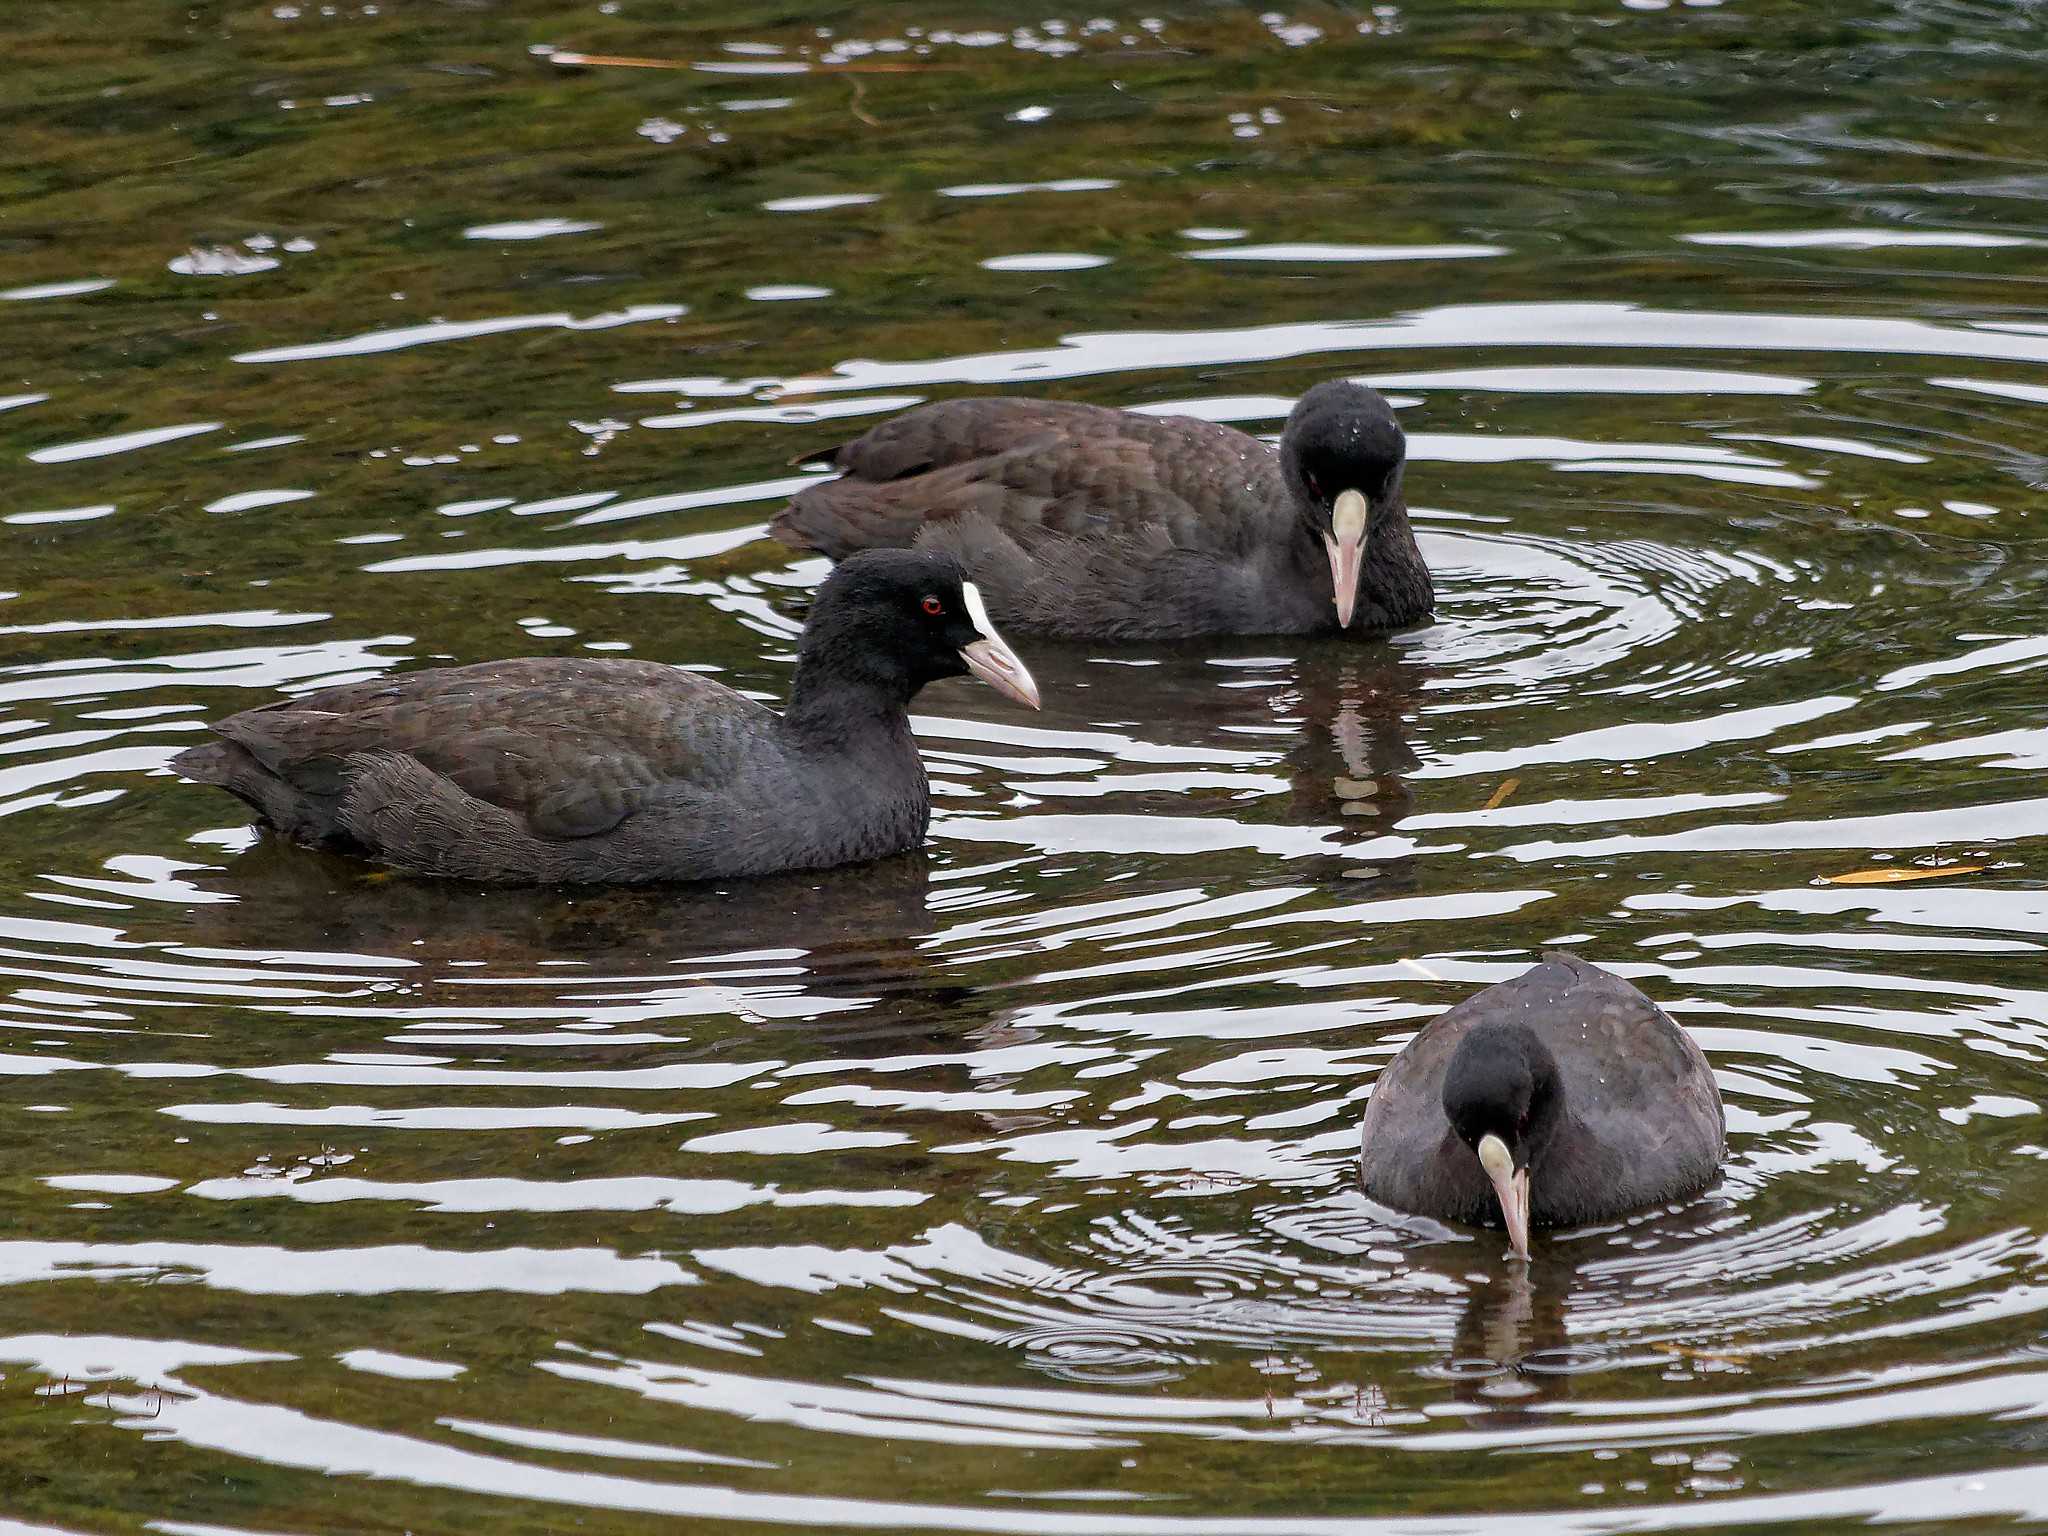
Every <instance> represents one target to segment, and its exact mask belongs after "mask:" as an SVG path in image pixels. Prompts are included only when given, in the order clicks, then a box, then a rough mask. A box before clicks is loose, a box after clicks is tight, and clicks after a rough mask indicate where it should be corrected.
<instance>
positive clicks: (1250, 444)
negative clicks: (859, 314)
mask: <svg viewBox="0 0 2048 1536" xmlns="http://www.w3.org/2000/svg"><path fill="white" fill-rule="evenodd" d="M818 457H822V458H823V459H825V460H827V461H829V462H830V463H831V464H832V465H833V467H835V468H836V469H838V470H840V471H841V473H840V475H839V477H838V478H837V479H835V480H830V481H826V482H825V483H823V484H820V485H816V486H811V487H809V488H807V489H805V490H803V491H801V492H799V493H798V494H797V495H796V497H795V498H794V499H793V500H792V501H791V502H790V504H789V506H788V507H787V508H786V509H785V510H784V511H783V512H782V513H781V515H780V516H778V517H777V518H776V519H775V521H774V522H773V523H772V524H771V525H770V529H771V531H772V532H773V533H774V534H775V536H776V537H777V538H779V539H781V540H782V541H783V542H785V543H787V544H791V545H794V546H796V547H797V548H800V549H814V550H817V551H819V552H821V553H823V554H826V555H829V556H831V557H832V558H833V559H835V560H836V559H840V558H842V557H844V556H846V555H848V554H850V553H852V552H853V551H855V550H858V549H868V548H874V547H877V546H894V547H916V548H920V549H941V550H945V551H947V552H949V553H951V554H953V555H955V556H956V557H957V558H958V559H959V560H960V562H961V564H962V565H963V566H964V567H965V568H966V570H967V573H968V574H969V575H970V576H971V577H973V578H974V580H975V581H977V582H979V583H980V584H981V587H982V589H983V590H984V591H985V592H986V593H987V594H988V600H989V606H990V608H991V609H992V610H993V611H994V613H995V615H996V617H997V618H998V619H999V620H1000V621H1001V622H1002V623H1003V624H1005V625H1006V626H1010V627H1013V628H1015V629H1018V630H1021V631H1028V632H1032V633H1037V634H1047V635H1070V636H1076V637H1098V638H1121V639H1139V640H1142V639H1172V638H1177V637H1187V636H1195V635H1267V634H1302V633H1308V632H1312V631H1316V630H1334V629H1343V628H1349V627H1351V626H1354V625H1355V626H1356V627H1357V628H1358V629H1360V630H1361V631H1364V632H1370V633H1383V632H1385V631H1387V630H1392V629H1399V628H1401V627H1403V626H1405V625H1409V624H1415V623H1418V622H1420V621H1421V620H1423V619H1425V618H1427V617H1428V615H1429V612H1430V609H1431V607H1432V605H1433V604H1434V602H1435V591H1434V588H1433V586H1432V584H1431V581H1430V575H1429V567H1428V566H1427V565H1425V564H1424V563H1423V559H1422V552H1421V550H1420V549H1418V548H1417V547H1416V543H1415V531H1414V529H1413V528H1412V527H1411V526H1410V524H1409V521H1408V507H1407V503H1406V502H1405V501H1404V500H1403V499H1402V471H1403V466H1404V465H1405V463H1406V460H1407V440H1406V439H1405V438H1404V437H1403V436H1402V433H1401V428H1400V425H1399V423H1397V422H1396V421H1395V420H1394V413H1393V410H1392V408H1391V407H1390V406H1389V405H1388V404H1387V402H1386V401H1385V400H1384V399H1383V398H1382V397H1381V396H1380V395H1379V394H1378V393H1377V392H1375V391H1373V390H1371V389H1367V388H1364V387H1363V386H1361V385H1357V384H1351V383H1347V382H1344V381H1342V380H1334V381H1332V382H1329V383H1326V384H1319V385H1317V386H1316V387H1315V388H1314V389H1311V390H1310V391H1309V392H1308V393H1307V394H1305V395H1303V396H1302V397H1301V400H1300V402H1299V403H1298V404H1297V405H1296V406H1295V408H1294V411H1293V413H1292V414H1291V415H1290V416H1289V417H1288V418H1287V426H1286V429H1285V431H1283V432H1282V433H1281V435H1280V446H1279V449H1278V450H1277V451H1275V450H1274V449H1272V448H1270V447H1268V446H1267V445H1266V444H1265V443H1263V442H1261V441H1260V440H1259V439H1257V438H1255V437H1252V436H1250V435H1248V434H1246V433H1243V432H1240V431H1238V430H1237V429H1236V428H1234V427H1226V426H1222V425H1219V424H1217V423H1215V422H1208V421H1197V420H1194V419H1192V418H1189V417H1185V416H1144V415H1137V414H1133V413H1131V412H1128V411H1116V410H1107V409H1104V408H1103V407H1101V406H1093V405H1071V404H1062V403H1059V402H1053V401H1031V400H1007V399H968V400H950V401H943V402H940V403H938V404H934V405H927V406H921V407H919V408H918V409H917V410H914V411H910V412H908V413H906V414H905V415H902V416H899V417H897V418H896V419H894V420H893V421H889V422H885V423H884V424H883V425H881V426H879V427H876V428H875V429H874V430H873V431H872V432H869V433H867V434H866V435H865V436H863V437H859V438H856V439H855V440H854V441H853V442H850V443H847V444H844V445H843V446H841V447H839V448H835V449H833V450H831V451H830V452H829V453H827V454H824V455H821V456H818Z"/></svg>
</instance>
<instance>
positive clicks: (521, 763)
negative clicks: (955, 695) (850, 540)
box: [171, 550, 1038, 883]
mask: <svg viewBox="0 0 2048 1536" xmlns="http://www.w3.org/2000/svg"><path fill="white" fill-rule="evenodd" d="M969 672H971V673H973V674H974V675H975V676H976V677H979V678H980V679H981V680H982V681H984V682H986V683H988V684H989V685H990V686H991V687H993V688H995V689H996V690H997V691H998V692H999V693H1002V694H1005V695H1007V696H1008V697H1010V698H1012V699H1015V700H1017V701H1018V702H1019V703H1022V704H1027V705H1029V706H1030V707H1031V708H1033V709H1036V708H1037V707H1038V689H1037V686H1036V685H1035V684H1034V683H1033V682H1032V680H1031V674H1030V673H1029V672H1028V671H1026V670H1025V668H1024V664H1023V663H1022V662H1020V661H1019V660H1018V659H1017V657H1016V655H1015V654H1014V653H1013V652H1012V651H1011V650H1010V648H1009V647H1008V646H1007V645H1005V644H1004V643H1003V640H1002V637H1001V636H1000V635H998V634H997V633H996V630H995V626H994V625H993V624H992V623H990V621H989V618H988V615H987V613H986V611H985V610H984V609H983V607H982V603H981V597H980V594H979V593H978V592H977V591H976V590H975V588H974V587H973V585H972V584H970V583H966V582H963V580H962V579H961V575H960V571H959V567H958V566H957V565H956V564H955V563H954V562H953V561H952V560H950V559H948V558H946V557H944V556H942V555H937V554H930V553H918V552H912V551H908V550H886V551H885V550H878V551H876V552H874V553H872V554H867V555H862V556H860V557H858V558H856V559H851V560H848V561H846V562H845V563H844V564H843V565H841V566H840V567H839V568H838V569H837V570H835V571H833V572H832V574H831V575H830V576H829V577H828V578H827V579H826V581H825V583H824V585H823V586H822V587H821V588H820V589H819V592H818V596H817V601H816V602H815V603H814V604H813V605H812V608H811V612H810V618H809V622H807V623H806V624H805V625H804V631H803V637H802V639H801V641H800V642H799V643H798V648H797V668H796V676H795V678H794V680H793V681H792V683H791V686H790V701H789V707H788V709H787V710H786V711H785V712H784V713H783V714H781V715H780V716H778V715H776V714H775V713H774V712H773V711H772V710H769V709H766V708H764V707H763V706H761V705H759V704H756V703H754V702H753V701H752V700H751V699H747V698H744V697H742V696H741V695H739V694H737V693H734V692H733V691H732V690H731V689H730V688H726V687H723V686H721V685H720V684H718V683H715V682H713V681H711V680H710V679H709V678H707V677H703V676H701V675H699V674H697V673H695V672H686V671H683V670H682V669H680V668H677V667H670V666H663V665H661V664H660V663H657V662H651V661H618V660H605V661H598V660H582V659H569V658H555V657H529V658H526V659H523V660H517V661H487V662H481V663H479V664H477V665H475V666H468V667H441V668H436V669H433V670H431V671H424V672H411V673H407V674H404V675H402V676H398V677H390V678H381V679H377V680H374V681H370V682H361V683H344V684H342V685H340V686H338V687H334V688H324V689H321V690H320V691H318V692H316V693H309V694H305V695H303V696H301V697H298V698H292V699H284V700H280V701H279V702H278V703H275V704H267V705H264V706H263V707H261V708H259V709H251V710H247V711H245V712H243V713H242V714H239V715H235V716H233V717H231V718H229V719H226V720H223V721H221V722H219V723H218V724H217V725H215V726H214V729H215V730H216V731H217V732H218V733H219V734H220V735H221V736H222V737H223V738H224V739H223V740H220V741H215V742H210V743H208V744H206V745H204V746H199V747H194V748H192V749H191V750H190V751H187V752H183V753H181V754H179V756H178V757H176V758H175V759H173V760H172V764H171V766H172V767H174V768H176V769H177V770H178V771H179V772H180V773H182V774H184V775H185V776H186V777H187V778H190V779H196V780H198V781H199V782H201V783H205V784H218V785H220V786H221V787H222V788H224V789H226V790H228V791H229V792H231V793H232V794H235V795H237V796H239V797H240V798H241V799H243V800H245V801H247V802H248V803H249V804H250V805H252V806H254V807H255V808H256V810H257V811H258V813H259V814H260V815H261V816H262V818H263V820H264V821H266V822H268V823H269V824H270V825H272V826H274V827H276V828H277V829H278V830H280V831H282V832H284V833H286V834H288V835H289V836H291V837H293V838H296V839H298V840H299V841H301V842H305V843H311V844H315V845H317V846H322V847H328V848H334V849H339V850H342V851H346V852H350V853H356V854H361V855H364V856H367V857H369V858H372V859H376V860H379V861H381V862H383V863H385V864H390V865H395V866H396V867H398V868H400V869H404V870H410V871H413V872H416V873H419V874H428V875H447V876H455V877H458V878H462V879H469V880H486V881H505V882H528V881H579V882H621V883H624V882H638V881H649V880H696V879H715V878H721V877H724V876H728V875H755V874H765V873H768V872H771V871H775V870H786V869H818V868H823V867H825V866H827V865H833V864H845V863H851V862H853V861H855V860H860V859H873V858H880V857H882V856H883V855H885V854H891V853H897V852H900V851H902V850H903V849H906V848H910V847H914V846H916V845H917V844H918V843H919V842H920V841H922V839H923V837H924V833H925V827H926V825H927V823H928V822H929V821H930V818H931V794H930V790H929V788H928V787H927V785H926V782H925V773H924V764H923V762H922V761H921V760H920V758H919V757H918V752H917V743H916V742H915V741H914V740H913V739H912V737H911V734H910V721H909V717H908V715H907V713H906V708H907V706H908V705H909V703H910V700H911V698H912V696H913V695H915V694H916V693H917V691H918V690H919V689H920V688H922V687H923V686H924V685H925V684H926V683H929V682H932V681H934V680H936V679H938V678H942V677H957V676H959V675H960V674H962V673H969Z"/></svg>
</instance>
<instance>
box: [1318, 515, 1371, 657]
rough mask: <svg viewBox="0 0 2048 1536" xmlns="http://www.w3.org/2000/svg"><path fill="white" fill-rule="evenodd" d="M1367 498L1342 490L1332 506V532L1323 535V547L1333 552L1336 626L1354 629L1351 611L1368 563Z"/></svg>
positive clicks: (1354, 605) (1331, 584)
mask: <svg viewBox="0 0 2048 1536" xmlns="http://www.w3.org/2000/svg"><path fill="white" fill-rule="evenodd" d="M1365 516H1366V502H1365V495H1364V493H1363V492H1360V491H1340V492H1338V493H1337V499H1336V500H1335V501H1334V502H1332V503H1331V504H1330V532H1328V533H1326V534H1324V535H1323V547H1324V548H1325V549H1327V550H1329V552H1330V587H1331V590H1333V591H1334V592H1335V593H1336V594H1337V627H1338V628H1339V629H1349V628H1350V627H1351V610H1352V609H1354V608H1356V607H1357V606H1358V572H1359V569H1360V568H1361V567H1362V566H1363V565H1364V564H1365V534H1366V526H1365Z"/></svg>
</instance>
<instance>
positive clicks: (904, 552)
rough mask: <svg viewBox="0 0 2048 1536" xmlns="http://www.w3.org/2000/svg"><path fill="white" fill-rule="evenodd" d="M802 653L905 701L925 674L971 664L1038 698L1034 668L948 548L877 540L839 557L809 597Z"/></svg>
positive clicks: (1007, 690)
mask: <svg viewBox="0 0 2048 1536" xmlns="http://www.w3.org/2000/svg"><path fill="white" fill-rule="evenodd" d="M799 654H800V656H801V658H802V660H803V662H804V665H805V667H806V668H807V669H811V668H819V669H824V670H826V671H829V672H830V673H831V674H832V676H833V677H834V678H835V679H837V680H840V681H843V682H854V681H857V680H858V681H864V682H866V683H868V684H870V685H871V686H874V687H876V688H879V689H880V690H882V691H883V692H885V693H888V694H892V695H893V694H897V693H900V695H901V697H902V699H903V700H904V701H906V702H907V701H908V700H909V699H910V698H911V697H912V696H913V695H914V694H916V692H917V690H918V689H920V688H922V687H923V686H924V685H925V684H926V683H930V682H936V681H937V680H938V679H940V678H942V677H959V676H961V675H962V674H964V673H970V672H971V673H972V674H974V676H976V677H978V678H980V679H981V680H982V681H983V682H985V683H987V684H988V685H989V686H990V687H991V688H994V689H995V690H996V691H997V692H998V693H1001V694H1004V695H1006V696H1007V697H1009V698H1012V699H1015V700H1016V701H1017V702H1018V703H1020V704H1024V705H1028V706H1029V707H1030V708H1032V709H1036V708H1038V686H1037V684H1035V683H1034V682H1033V681H1032V680H1031V673H1030V672H1029V671H1028V670H1027V669H1026V668H1025V666H1024V663H1023V662H1021V661H1019V660H1018V659H1017V655H1016V653H1015V652H1014V651H1012V650H1011V649H1010V647H1009V646H1008V645H1007V644H1006V643H1005V642H1004V640H1003V637H1002V636H1001V635H999V634H997V633H996V627H995V625H994V624H993V623H992V622H990V620H989V616H988V610H987V609H986V608H985V607H984V606H983V605H982V601H981V594H980V592H978V591H977V590H976V589H975V586H974V583H973V582H971V581H967V580H965V579H964V578H963V577H962V575H961V572H960V566H959V564H958V563H957V562H956V561H954V560H953V559H952V558H951V557H950V556H947V555H940V554H929V553H926V552H924V551H922V550H909V549H870V550H863V551H861V552H860V553H859V554H856V555H851V556H849V557H848V558H847V559H845V560H843V561H841V562H840V564H839V565H838V566H836V567H835V568H834V569H833V571H832V574H831V575H829V576H827V577H826V578H825V584H824V585H823V586H822V587H820V588H819V589H818V596H817V600H816V601H815V602H813V603H812V604H811V612H810V617H809V619H808V620H807V621H806V623H805V624H804V633H803V640H802V642H801V644H800V646H799Z"/></svg>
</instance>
